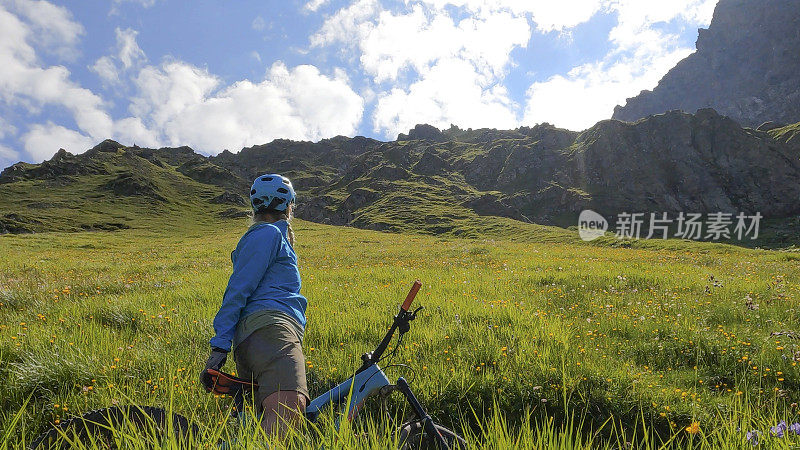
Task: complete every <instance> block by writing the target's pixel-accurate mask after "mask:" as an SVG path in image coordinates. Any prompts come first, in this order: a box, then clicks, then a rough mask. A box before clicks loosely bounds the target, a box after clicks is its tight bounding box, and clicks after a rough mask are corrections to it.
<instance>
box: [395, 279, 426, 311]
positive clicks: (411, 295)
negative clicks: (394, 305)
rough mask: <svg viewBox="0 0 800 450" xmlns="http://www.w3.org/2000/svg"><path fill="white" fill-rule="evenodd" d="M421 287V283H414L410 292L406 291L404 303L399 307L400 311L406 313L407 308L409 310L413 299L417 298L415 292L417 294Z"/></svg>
mask: <svg viewBox="0 0 800 450" xmlns="http://www.w3.org/2000/svg"><path fill="white" fill-rule="evenodd" d="M421 287H422V282H420V281H419V280H415V281H414V285H413V286H411V290H410V291H408V295H407V296H406V301H404V302H403V304H402V305H401V306H400V309H402V310H403V311H406V312H407V311H408V308H411V303H413V302H414V297H416V296H417V292H419V288H421Z"/></svg>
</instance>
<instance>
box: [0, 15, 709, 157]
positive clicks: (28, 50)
mask: <svg viewBox="0 0 800 450" xmlns="http://www.w3.org/2000/svg"><path fill="white" fill-rule="evenodd" d="M716 3H717V0H669V1H663V2H654V1H652V0H560V1H550V0H397V1H389V0H281V1H272V0H236V1H230V0H228V1H224V0H216V1H212V0H181V1H177V0H80V1H71V2H57V1H46V0H0V167H6V166H8V165H10V164H13V163H15V162H17V161H26V162H32V163H38V162H41V161H43V160H45V159H49V158H50V157H52V155H53V154H54V153H55V152H56V151H57V150H58V149H59V148H65V149H66V150H68V151H70V152H72V153H82V152H84V151H86V150H87V149H89V148H91V147H92V146H94V145H96V144H97V143H99V142H100V141H102V140H103V139H107V138H111V139H114V140H116V141H118V142H120V143H122V144H125V145H134V144H136V145H139V146H142V147H163V146H169V147H176V146H182V145H188V146H190V147H192V148H193V149H194V150H196V151H198V152H200V153H203V154H216V153H219V152H221V151H223V150H225V149H227V150H230V151H232V152H238V151H239V150H241V149H242V148H243V147H247V146H252V145H258V144H264V143H267V142H270V141H272V140H273V139H278V138H285V139H294V140H309V141H315V142H316V141H319V140H320V139H324V138H329V137H334V136H337V135H345V136H356V135H362V136H368V137H372V138H375V139H379V140H393V139H395V138H396V137H397V134H398V133H404V132H407V131H408V130H409V129H410V128H413V127H414V125H415V124H418V123H428V124H431V125H434V126H436V127H438V128H442V129H443V128H448V127H449V126H450V125H451V124H453V125H456V126H458V127H461V128H464V129H466V128H484V127H489V128H499V129H513V128H517V127H519V126H533V125H535V124H537V123H542V122H548V123H551V124H554V125H556V126H559V127H564V128H569V129H572V130H576V131H579V130H583V129H586V128H588V127H590V126H592V125H593V124H595V123H596V122H598V121H600V120H603V119H608V118H610V117H611V114H612V112H613V108H614V106H615V105H618V104H624V103H625V99H626V98H628V97H632V96H635V95H636V94H638V93H639V92H640V91H642V90H643V89H652V88H653V87H655V86H656V85H657V83H658V81H659V80H660V79H661V77H662V76H663V75H664V74H665V73H666V72H667V71H668V70H669V69H670V68H672V67H673V66H674V65H675V64H676V63H677V62H678V61H680V60H681V59H683V58H685V57H686V56H688V55H689V54H691V53H692V52H693V51H694V50H695V47H694V43H695V41H696V38H697V29H698V28H705V27H707V26H708V24H709V23H710V21H711V17H712V14H713V11H714V7H715V5H716Z"/></svg>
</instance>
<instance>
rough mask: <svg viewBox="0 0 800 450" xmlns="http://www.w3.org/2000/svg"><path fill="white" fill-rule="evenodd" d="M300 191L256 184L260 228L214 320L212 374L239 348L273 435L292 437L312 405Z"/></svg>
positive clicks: (279, 183) (239, 365) (245, 246)
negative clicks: (297, 213) (294, 222)
mask: <svg viewBox="0 0 800 450" xmlns="http://www.w3.org/2000/svg"><path fill="white" fill-rule="evenodd" d="M294 201H295V194H294V189H293V188H292V183H291V182H290V181H289V179H288V178H286V177H283V176H281V175H278V174H266V175H262V176H260V177H258V178H256V180H255V181H254V182H253V187H252V188H251V190H250V204H251V205H252V207H253V225H252V226H251V227H250V228H249V229H248V230H247V232H245V233H244V235H243V236H242V238H241V239H240V240H239V243H238V244H237V246H236V249H235V250H234V251H233V253H231V260H232V261H233V274H232V275H231V278H230V280H229V281H228V287H227V289H226V290H225V294H224V296H223V298H222V306H221V307H220V309H219V312H217V315H216V317H215V318H214V331H215V332H216V335H215V336H214V337H213V338H212V339H211V341H210V343H211V356H209V358H208V361H207V362H206V369H215V370H219V369H220V368H221V367H222V366H223V365H224V364H225V360H226V359H227V356H228V352H229V351H230V350H231V346H233V348H234V358H235V360H236V370H237V372H238V375H239V376H240V377H243V378H250V379H253V380H255V381H256V382H258V386H259V387H258V391H257V392H255V400H256V405H260V406H261V408H262V409H263V414H264V415H263V419H262V422H261V425H262V426H263V427H264V430H265V431H266V432H267V433H268V434H277V435H278V436H284V435H285V434H286V429H287V427H288V426H292V425H293V424H296V423H297V422H298V421H299V420H300V418H301V416H300V411H303V410H305V407H306V404H307V402H308V387H307V386H306V371H305V357H304V356H303V349H302V341H303V332H304V329H305V325H306V315H305V312H306V306H307V303H308V302H307V301H306V299H305V297H303V296H302V295H301V294H300V272H299V271H298V269H297V255H296V254H295V252H294V249H293V247H292V246H293V244H294V232H293V231H292V228H291V225H290V224H289V222H290V220H291V218H292V210H293V209H294Z"/></svg>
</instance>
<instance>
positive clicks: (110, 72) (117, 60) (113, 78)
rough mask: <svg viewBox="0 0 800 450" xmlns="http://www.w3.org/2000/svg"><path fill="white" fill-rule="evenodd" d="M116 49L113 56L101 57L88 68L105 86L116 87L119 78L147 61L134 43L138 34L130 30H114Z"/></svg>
mask: <svg viewBox="0 0 800 450" xmlns="http://www.w3.org/2000/svg"><path fill="white" fill-rule="evenodd" d="M114 34H115V36H116V41H117V47H116V54H115V55H107V56H101V57H100V58H98V59H97V61H95V63H94V64H93V65H92V66H90V67H89V68H90V69H91V70H92V71H93V72H95V73H96V74H97V75H98V76H99V77H100V80H101V81H102V82H103V83H104V84H105V85H112V86H113V85H118V84H119V83H120V82H121V81H122V80H121V78H120V77H121V76H122V75H123V74H125V73H126V72H128V71H129V70H131V69H136V68H138V67H140V66H141V65H142V64H144V62H146V61H147V56H146V55H145V54H144V51H143V50H142V49H141V48H140V47H139V44H138V43H137V42H136V35H138V34H139V32H138V31H135V30H133V29H131V28H126V29H124V30H123V29H120V28H117V29H115V30H114Z"/></svg>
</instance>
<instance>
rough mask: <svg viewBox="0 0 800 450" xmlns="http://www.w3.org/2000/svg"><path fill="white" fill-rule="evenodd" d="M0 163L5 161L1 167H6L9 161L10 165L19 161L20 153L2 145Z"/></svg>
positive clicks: (0, 145) (0, 147) (0, 146)
mask: <svg viewBox="0 0 800 450" xmlns="http://www.w3.org/2000/svg"><path fill="white" fill-rule="evenodd" d="M0 161H4V164H3V165H2V166H0V167H5V164H6V163H5V161H8V162H9V163H13V162H16V161H19V152H18V151H16V150H14V149H12V148H11V147H6V146H5V145H3V144H0Z"/></svg>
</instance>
